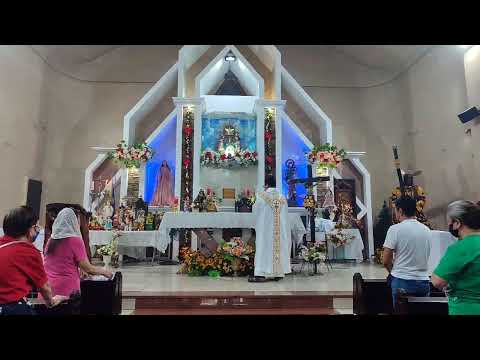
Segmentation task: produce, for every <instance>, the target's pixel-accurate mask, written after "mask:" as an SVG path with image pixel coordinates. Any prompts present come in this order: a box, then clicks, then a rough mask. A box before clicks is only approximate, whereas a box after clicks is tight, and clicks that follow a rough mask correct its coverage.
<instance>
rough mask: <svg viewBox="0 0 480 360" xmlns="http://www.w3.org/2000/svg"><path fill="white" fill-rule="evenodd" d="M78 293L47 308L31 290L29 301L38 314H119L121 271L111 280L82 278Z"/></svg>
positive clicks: (120, 304)
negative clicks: (62, 302)
mask: <svg viewBox="0 0 480 360" xmlns="http://www.w3.org/2000/svg"><path fill="white" fill-rule="evenodd" d="M80 288H81V296H80V294H78V293H77V294H78V295H75V296H71V297H70V299H69V300H68V301H67V302H66V303H65V304H60V305H58V306H56V307H55V308H52V309H48V308H47V307H46V306H45V302H44V300H43V299H39V298H38V297H37V295H38V294H36V293H34V292H32V293H31V294H30V296H29V301H30V302H31V303H32V305H33V307H34V309H35V311H36V312H37V314H38V315H44V316H55V315H120V314H121V312H122V273H121V272H117V273H115V276H114V277H113V279H112V280H105V281H95V280H82V281H81V282H80Z"/></svg>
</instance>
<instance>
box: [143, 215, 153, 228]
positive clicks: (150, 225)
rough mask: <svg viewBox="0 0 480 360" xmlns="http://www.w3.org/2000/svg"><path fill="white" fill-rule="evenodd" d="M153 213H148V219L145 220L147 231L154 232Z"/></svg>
mask: <svg viewBox="0 0 480 360" xmlns="http://www.w3.org/2000/svg"><path fill="white" fill-rule="evenodd" d="M153 220H154V218H153V213H151V212H150V213H148V215H147V219H146V220H145V230H147V231H152V230H153Z"/></svg>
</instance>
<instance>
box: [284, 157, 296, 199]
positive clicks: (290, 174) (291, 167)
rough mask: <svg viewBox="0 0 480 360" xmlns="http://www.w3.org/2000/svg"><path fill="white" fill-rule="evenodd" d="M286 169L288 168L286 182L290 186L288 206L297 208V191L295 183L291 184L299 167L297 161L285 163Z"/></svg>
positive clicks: (290, 160) (289, 160)
mask: <svg viewBox="0 0 480 360" xmlns="http://www.w3.org/2000/svg"><path fill="white" fill-rule="evenodd" d="M285 167H286V168H287V171H286V174H285V180H286V181H287V184H288V206H297V205H298V204H297V189H296V185H295V183H292V182H290V180H292V179H295V177H296V171H297V167H296V165H295V161H294V160H292V159H288V160H287V161H285Z"/></svg>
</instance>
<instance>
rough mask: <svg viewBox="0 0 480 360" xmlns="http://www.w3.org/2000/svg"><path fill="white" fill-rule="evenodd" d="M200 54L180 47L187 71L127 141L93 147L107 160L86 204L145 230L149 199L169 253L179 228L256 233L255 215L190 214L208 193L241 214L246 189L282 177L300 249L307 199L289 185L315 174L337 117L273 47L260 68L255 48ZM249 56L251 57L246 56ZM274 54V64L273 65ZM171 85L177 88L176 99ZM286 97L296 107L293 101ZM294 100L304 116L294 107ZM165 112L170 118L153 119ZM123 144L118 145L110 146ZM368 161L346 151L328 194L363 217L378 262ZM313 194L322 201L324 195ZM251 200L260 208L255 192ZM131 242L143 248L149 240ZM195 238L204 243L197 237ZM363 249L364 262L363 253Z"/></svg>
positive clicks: (160, 94)
mask: <svg viewBox="0 0 480 360" xmlns="http://www.w3.org/2000/svg"><path fill="white" fill-rule="evenodd" d="M193 48H194V47H191V48H189V47H186V48H184V49H183V50H182V51H180V52H179V64H182V66H176V67H174V68H172V70H171V71H169V72H167V73H166V74H165V75H164V76H163V77H162V78H161V79H159V81H158V82H157V83H156V84H155V85H154V86H153V87H152V88H151V89H150V90H149V91H148V92H147V93H146V94H145V96H143V97H142V98H141V99H140V100H139V102H138V103H137V104H135V106H133V107H132V109H131V110H130V111H129V112H128V113H127V114H126V115H125V117H124V128H123V138H122V139H121V140H122V142H121V143H120V144H119V145H118V146H117V147H95V148H93V149H94V150H95V151H97V152H98V155H97V158H96V159H95V160H94V161H93V162H92V163H91V164H90V165H89V166H88V168H87V169H86V171H85V185H84V208H85V209H87V210H88V211H90V212H92V214H93V215H94V216H96V217H97V218H98V219H100V225H101V227H103V228H105V229H111V228H117V229H131V228H132V227H133V228H134V230H143V229H144V228H145V229H146V228H147V224H148V225H150V226H149V229H151V228H152V226H151V225H152V222H151V220H150V222H148V220H147V219H144V218H143V217H142V216H140V215H139V211H134V208H135V203H136V202H137V201H138V200H139V199H142V201H144V202H145V203H146V205H147V207H146V209H145V210H146V211H145V213H144V215H145V216H146V215H148V214H149V213H152V212H153V213H154V215H155V216H156V215H159V216H161V215H163V212H165V217H164V219H163V220H162V222H161V224H160V227H157V225H158V223H157V221H156V220H154V221H153V223H154V226H153V228H154V229H158V231H159V232H160V233H159V234H157V235H152V234H149V235H148V236H149V237H151V239H150V240H148V241H146V242H145V243H147V242H149V243H150V244H152V245H149V246H153V247H155V248H156V249H157V250H159V251H161V252H164V251H165V250H166V248H167V247H168V244H170V242H171V239H170V230H171V229H175V228H180V229H182V228H183V229H205V228H207V229H222V228H242V229H252V228H253V227H254V226H253V225H252V224H254V220H255V219H254V218H253V217H252V215H251V214H245V213H239V212H235V213H233V212H222V211H221V210H219V212H218V213H217V214H213V213H199V214H196V213H191V212H192V211H194V209H193V208H192V205H194V204H193V203H194V202H195V200H196V199H197V197H198V196H199V194H200V193H201V192H203V191H204V192H205V193H207V194H208V193H209V192H210V193H213V194H214V197H215V200H213V201H210V205H211V207H212V208H215V207H216V205H214V204H213V203H214V202H216V201H217V200H218V208H220V207H222V206H227V207H232V208H233V207H235V208H237V207H238V206H237V203H238V202H240V201H242V200H244V199H245V198H244V197H243V198H242V194H243V193H245V192H250V193H252V194H255V193H258V192H259V191H262V190H263V188H264V185H265V179H266V178H267V177H273V178H274V179H275V188H276V189H277V190H278V191H279V192H280V193H281V194H282V195H284V196H285V198H287V200H288V206H289V212H290V213H291V214H296V215H291V216H290V217H289V219H290V223H291V226H292V231H293V243H294V244H298V243H299V242H301V237H302V236H303V232H304V231H305V227H304V226H303V224H302V221H301V219H300V216H299V215H298V213H300V211H301V210H303V206H304V200H305V197H306V195H307V194H306V189H305V187H304V186H296V185H293V184H291V183H290V182H289V181H290V180H291V179H298V178H304V177H305V176H306V175H307V167H308V164H309V162H310V161H311V160H312V159H311V158H307V156H306V154H308V153H310V154H311V152H312V150H313V149H314V148H315V147H317V146H318V145H325V144H332V145H333V144H334V139H333V135H332V124H331V120H330V119H329V118H328V116H326V114H325V113H323V111H321V109H320V108H319V107H318V106H317V105H316V104H315V102H314V101H313V100H312V99H311V98H310V97H309V96H308V94H307V93H306V92H304V91H303V90H302V89H301V87H300V86H299V85H298V84H297V83H296V81H295V80H294V79H293V78H292V77H291V76H290V75H289V74H287V73H286V70H285V68H284V67H282V66H281V57H280V56H279V53H278V52H277V51H276V50H274V49H273V48H271V49H270V48H269V49H268V51H264V52H262V55H261V56H260V57H259V58H258V60H259V63H258V64H253V63H251V62H250V60H251V59H252V57H251V56H250V55H252V54H251V53H250V51H253V52H254V53H255V52H256V51H257V50H258V49H256V48H255V49H253V48H252V49H250V50H247V49H243V50H240V49H239V48H237V47H235V46H233V45H228V46H226V47H225V48H223V50H221V51H220V52H219V53H218V54H217V55H216V56H214V58H213V59H207V58H206V57H205V56H206V54H204V53H203V51H198V52H197V51H193ZM197 50H200V48H198V49H197ZM219 50H220V49H219ZM264 50H267V49H266V48H265V49H264ZM244 51H246V53H250V55H249V56H247V57H245V54H246V53H245V52H244ZM242 53H243V55H242ZM194 54H197V55H198V57H197V55H194ZM202 54H204V55H205V56H204V55H202ZM275 54H277V55H275ZM208 56H210V55H208ZM265 56H266V57H267V58H268V57H270V56H272V58H271V59H270V60H268V61H267V62H266V63H265V62H264V60H266V59H265ZM200 58H202V60H200ZM197 60H200V62H198V61H197ZM262 62H263V63H264V65H267V63H268V64H269V65H267V68H269V69H270V70H268V71H267V72H264V70H265V68H264V67H261V69H262V70H261V71H260V72H259V71H258V70H259V68H258V65H259V64H260V63H262ZM201 63H204V65H205V66H204V67H199V68H196V69H195V71H194V72H191V70H192V69H189V68H190V67H191V66H192V65H193V64H201ZM271 66H273V67H271ZM177 79H178V82H177ZM172 88H173V89H177V90H178V92H177V93H174V94H173V96H172V92H171V91H170V90H171V89H172ZM283 91H285V92H286V93H289V95H290V96H291V97H293V100H294V101H292V102H290V100H288V101H287V100H284V99H283V98H282V92H283ZM168 96H172V97H171V99H168ZM169 100H172V101H169ZM295 100H296V101H295ZM172 102H173V104H172ZM295 103H297V104H298V106H300V108H301V109H297V110H301V111H300V112H298V111H293V110H294V109H296V108H295V105H293V104H295ZM290 104H292V106H293V107H291V105H290ZM160 108H162V109H161V110H159V112H158V114H162V118H158V117H155V116H156V115H155V116H152V115H151V114H153V111H154V109H160ZM297 114H305V116H300V117H298V116H297ZM153 119H155V120H153ZM310 125H312V126H310ZM118 140H120V139H115V140H113V139H112V141H109V143H110V146H111V144H115V142H114V141H118ZM364 155H365V154H364V153H361V152H351V151H348V152H345V154H343V155H342V156H341V162H342V166H339V167H338V168H336V167H335V168H331V171H329V173H328V176H329V177H330V181H329V185H328V188H329V189H330V190H331V195H332V197H334V198H333V200H334V202H335V203H336V204H340V203H343V202H348V203H349V204H350V206H351V208H352V209H353V210H354V214H353V215H354V217H355V220H356V221H359V222H361V223H362V226H363V229H365V231H363V233H362V235H363V237H364V238H363V243H362V244H357V245H359V247H362V249H363V247H364V248H365V249H364V251H365V253H366V256H367V257H369V256H370V255H373V250H374V249H373V225H372V205H371V187H370V175H369V173H368V170H367V169H366V168H365V167H364V166H363V164H362V161H361V160H360V158H361V157H362V156H364ZM323 160H325V161H327V160H328V159H327V158H325V159H323ZM334 160H335V161H337V160H338V159H337V157H334ZM338 161H340V160H338ZM314 175H318V174H314ZM340 180H345V181H342V182H340ZM247 190H248V191H247ZM314 192H315V194H317V195H316V196H315V197H316V198H317V197H319V199H317V200H320V198H321V196H319V195H320V193H318V192H317V190H314ZM207 200H209V199H207ZM210 200H212V199H210ZM248 200H253V201H252V202H254V200H255V199H254V196H253V199H250V198H248ZM112 208H113V215H112V211H111V209H112ZM120 208H123V209H121V210H119V209H120ZM125 209H127V210H125ZM153 209H156V210H155V211H156V212H155V211H152V210H153ZM158 209H161V210H160V211H159V210H158ZM164 209H165V210H164ZM292 210H293V211H292ZM209 211H210V210H209ZM218 219H220V220H218ZM110 220H111V224H110ZM142 223H143V224H144V225H142ZM94 229H96V228H94ZM299 229H302V230H299ZM197 233H198V231H197ZM217 233H218V231H217ZM244 233H248V231H244ZM300 234H302V235H300ZM102 236H104V237H106V236H107V235H99V237H102ZM93 237H94V238H95V237H97V235H93ZM130 237H131V239H132V241H131V243H136V242H137V240H136V238H137V237H138V238H140V237H141V236H140V235H133V234H132V235H131V236H130V234H129V235H128V238H130ZM246 237H247V236H246ZM126 238H127V237H125V239H126ZM191 238H192V242H193V244H191V245H192V246H193V247H195V246H196V244H195V241H196V236H195V235H193V236H191ZM188 239H190V234H189V235H188V236H187V241H189V240H188ZM99 241H100V240H99ZM122 241H126V240H121V241H120V243H121V242H122ZM126 242H129V241H126ZM138 243H140V242H138ZM176 243H177V242H175V241H174V243H173V245H174V246H176ZM123 246H127V245H123ZM139 246H140V245H139ZM134 247H135V245H131V246H130V247H129V249H133V248H134ZM174 251H175V250H174ZM355 252H356V253H357V255H356V256H358V252H359V251H358V249H357V250H355Z"/></svg>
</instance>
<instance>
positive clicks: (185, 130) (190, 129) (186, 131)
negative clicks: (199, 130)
mask: <svg viewBox="0 0 480 360" xmlns="http://www.w3.org/2000/svg"><path fill="white" fill-rule="evenodd" d="M183 132H184V133H185V135H187V136H190V135H192V132H193V128H191V127H190V126H188V127H185V129H183Z"/></svg>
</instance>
